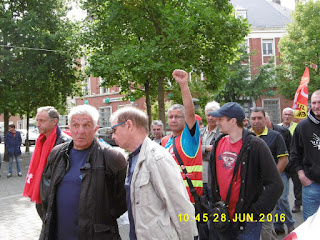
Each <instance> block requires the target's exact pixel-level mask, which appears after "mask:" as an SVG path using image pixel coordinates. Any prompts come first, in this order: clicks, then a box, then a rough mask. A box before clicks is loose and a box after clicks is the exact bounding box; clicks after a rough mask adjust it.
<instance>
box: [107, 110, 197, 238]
mask: <svg viewBox="0 0 320 240" xmlns="http://www.w3.org/2000/svg"><path fill="white" fill-rule="evenodd" d="M111 123H112V125H113V126H112V127H111V128H112V130H113V133H112V139H114V140H115V142H116V143H117V145H118V146H119V147H121V148H123V149H126V150H128V151H130V152H131V153H130V154H129V158H128V163H129V168H128V172H127V177H126V181H125V189H126V202H127V208H128V217H129V222H130V233H129V237H130V240H136V239H159V240H160V239H185V240H187V239H189V240H193V239H194V236H196V235H197V230H196V224H195V219H194V218H193V217H194V212H195V211H194V207H193V206H192V204H191V202H190V201H189V197H188V194H187V191H186V189H185V187H184V183H183V181H182V179H181V177H180V173H179V168H178V166H177V164H176V163H175V161H174V159H173V158H172V156H171V155H170V154H169V153H168V151H166V150H165V149H164V148H163V147H161V146H160V145H159V144H157V143H156V142H154V141H152V140H151V139H150V138H149V137H148V117H147V115H146V114H145V113H144V112H142V111H141V110H139V109H137V108H134V107H124V108H121V109H119V110H117V111H116V112H114V113H113V114H112V115H111ZM183 216H185V217H190V219H189V220H187V221H185V220H184V219H183ZM181 217H182V218H181ZM192 218H193V219H192Z"/></svg>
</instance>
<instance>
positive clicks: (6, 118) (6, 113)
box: [3, 109, 10, 162]
mask: <svg viewBox="0 0 320 240" xmlns="http://www.w3.org/2000/svg"><path fill="white" fill-rule="evenodd" d="M9 117H10V116H9V111H8V110H7V109H5V110H4V112H3V121H4V141H6V133H7V132H8V130H9V127H8V125H9ZM3 161H6V162H9V156H8V149H7V148H6V147H5V148H4V155H3Z"/></svg>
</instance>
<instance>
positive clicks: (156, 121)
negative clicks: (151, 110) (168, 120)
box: [151, 120, 163, 127]
mask: <svg viewBox="0 0 320 240" xmlns="http://www.w3.org/2000/svg"><path fill="white" fill-rule="evenodd" d="M154 125H158V126H161V127H163V123H162V121H161V120H154V121H153V122H152V123H151V126H154Z"/></svg>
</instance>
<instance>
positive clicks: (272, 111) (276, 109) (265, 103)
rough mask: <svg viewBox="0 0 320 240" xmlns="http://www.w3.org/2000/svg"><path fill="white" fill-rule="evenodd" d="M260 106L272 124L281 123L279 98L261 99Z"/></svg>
mask: <svg viewBox="0 0 320 240" xmlns="http://www.w3.org/2000/svg"><path fill="white" fill-rule="evenodd" d="M262 107H263V108H264V110H265V111H266V112H267V113H268V114H269V116H270V120H271V122H272V123H273V124H278V123H281V117H280V99H279V98H276V99H263V100H262Z"/></svg>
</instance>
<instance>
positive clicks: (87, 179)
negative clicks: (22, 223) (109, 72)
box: [40, 105, 127, 240]
mask: <svg viewBox="0 0 320 240" xmlns="http://www.w3.org/2000/svg"><path fill="white" fill-rule="evenodd" d="M98 119H99V112H98V111H97V110H96V109H95V108H94V107H91V106H89V105H81V106H77V107H74V108H73V109H71V111H70V113H69V116H68V122H69V129H70V132H71V136H72V139H73V140H72V141H71V142H68V143H64V144H61V145H58V146H56V147H54V148H53V150H52V152H51V153H50V155H49V158H48V164H47V167H46V168H45V170H44V172H43V175H42V178H41V187H40V193H41V200H42V205H43V208H44V215H43V216H42V219H43V220H44V221H43V225H42V230H41V236H40V239H49V240H50V239H79V240H87V239H94V240H99V239H104V240H108V239H110V240H111V239H112V240H115V239H120V235H119V230H118V225H117V221H116V220H117V218H118V217H119V216H120V215H121V214H123V213H124V212H125V211H126V192H125V188H124V180H125V176H126V167H127V163H126V160H125V158H124V156H123V155H122V153H120V152H119V151H118V150H116V149H113V148H112V147H110V146H107V145H106V144H104V143H100V142H99V141H98V140H97V139H96V138H95V133H96V131H97V129H98V127H99V126H98V125H97V122H98Z"/></svg>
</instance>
